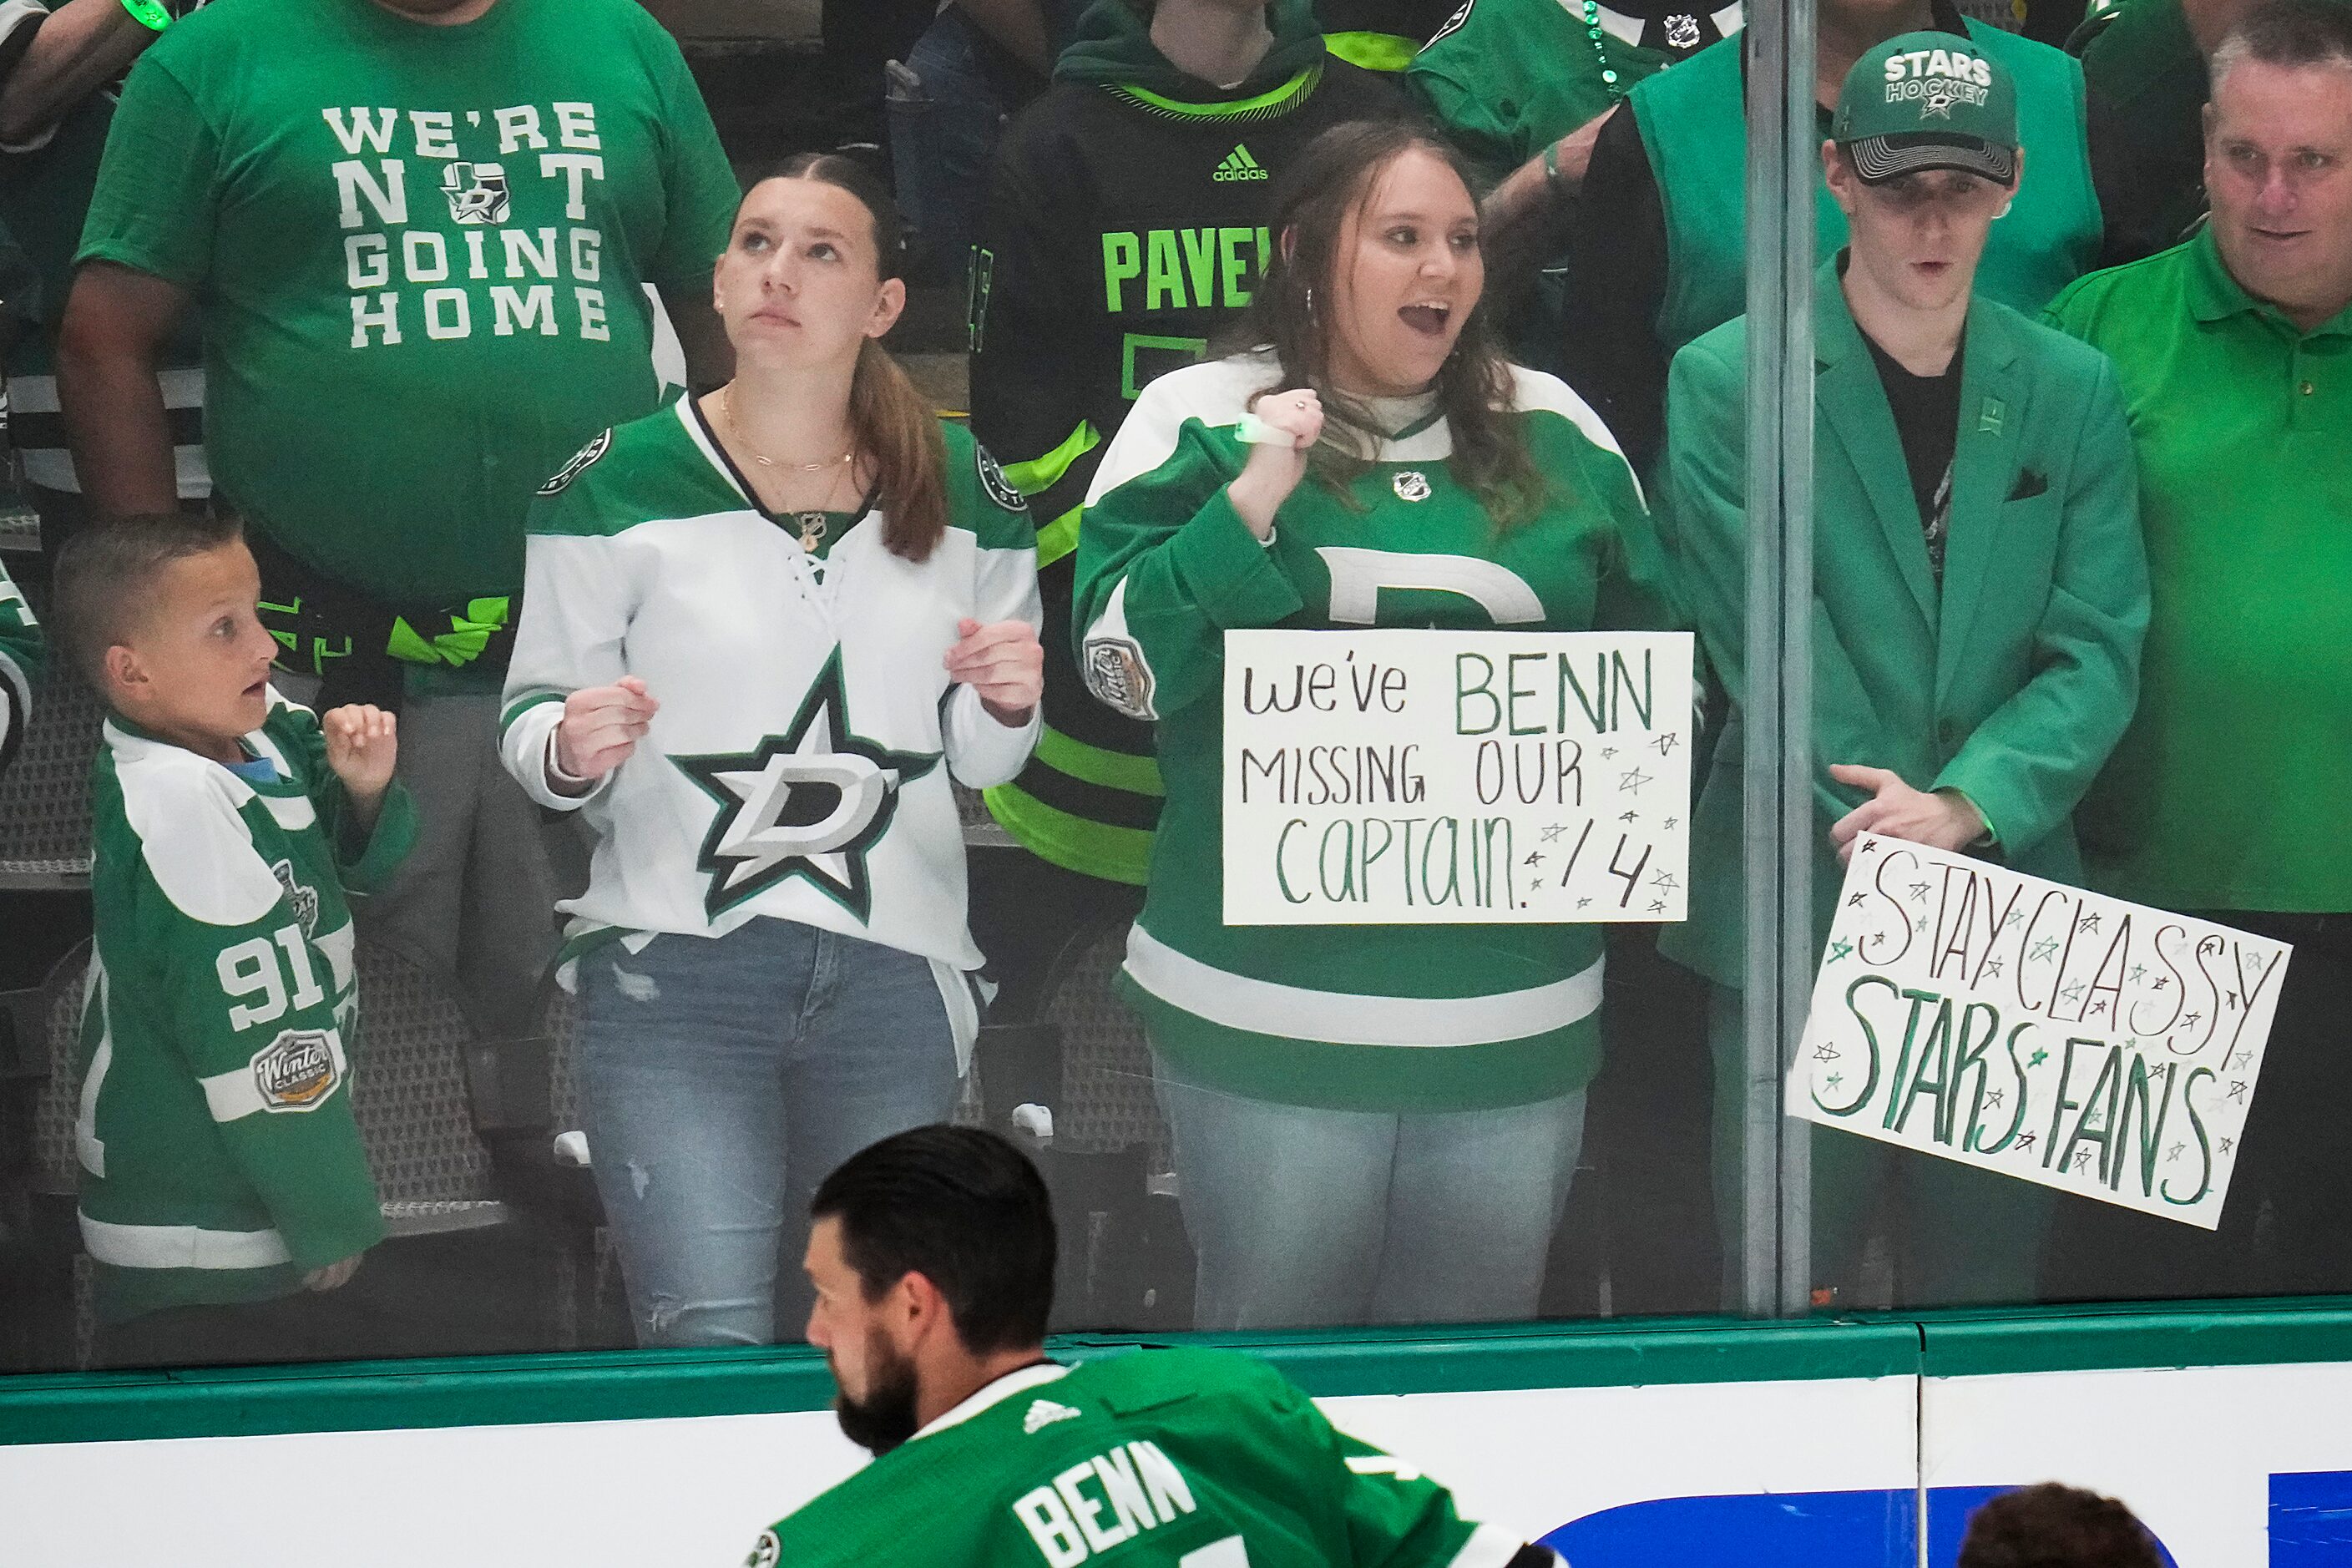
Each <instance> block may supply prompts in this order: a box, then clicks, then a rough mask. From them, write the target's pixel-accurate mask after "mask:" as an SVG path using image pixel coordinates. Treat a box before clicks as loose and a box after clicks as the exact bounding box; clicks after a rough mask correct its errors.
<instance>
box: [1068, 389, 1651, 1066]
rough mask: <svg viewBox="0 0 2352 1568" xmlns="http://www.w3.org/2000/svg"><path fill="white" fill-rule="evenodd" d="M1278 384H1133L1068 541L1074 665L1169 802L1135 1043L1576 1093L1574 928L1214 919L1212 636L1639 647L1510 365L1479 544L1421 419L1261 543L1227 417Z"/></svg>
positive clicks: (1203, 1062) (1208, 1060) (1220, 641)
mask: <svg viewBox="0 0 2352 1568" xmlns="http://www.w3.org/2000/svg"><path fill="white" fill-rule="evenodd" d="M1279 374H1280V373H1279V371H1278V369H1277V367H1276V365H1275V363H1274V362H1273V360H1272V358H1271V357H1270V356H1269V355H1266V354H1263V353H1253V354H1243V355H1238V356H1235V357H1234V358H1231V359H1224V360H1219V361H1217V362H1215V363H1211V364H1204V365H1199V366H1195V367H1193V368H1191V369H1187V370H1180V371H1175V372H1172V373H1171V374H1168V375H1166V376H1163V377H1161V378H1160V380H1159V381H1156V382H1154V383H1152V384H1151V385H1150V387H1149V388H1147V389H1146V390H1145V392H1144V395H1143V398H1142V400H1141V401H1140V402H1139V403H1138V404H1137V405H1136V406H1135V412H1134V413H1133V414H1131V415H1129V416H1128V420H1127V423H1126V425H1125V426H1123V427H1122V428H1121V429H1120V431H1119V434H1118V439H1117V440H1115V441H1114V442H1112V443H1111V447H1110V450H1109V452H1108V455H1106V456H1105V458H1103V464H1102V469H1101V471H1100V472H1099V473H1097V476H1096V481H1095V492H1094V494H1093V495H1092V496H1091V497H1090V498H1089V500H1088V501H1087V513H1086V523H1085V526H1084V527H1083V528H1082V529H1081V530H1080V531H1079V537H1078V569H1077V595H1076V608H1077V616H1076V625H1077V626H1079V628H1080V632H1079V636H1078V643H1079V646H1078V649H1077V663H1078V668H1079V670H1080V672H1081V673H1082V674H1083V676H1084V677H1085V679H1086V681H1087V689H1089V690H1091V691H1092V692H1093V693H1094V694H1095V696H1096V697H1097V698H1098V699H1100V700H1103V701H1104V702H1107V703H1108V704H1109V705H1111V706H1112V707H1114V708H1117V709H1118V710H1120V711H1121V712H1124V713H1127V714H1129V716H1130V717H1133V718H1138V719H1145V720H1152V721H1157V722H1158V723H1159V725H1160V732H1159V740H1160V773H1161V775H1162V776H1163V777H1164V778H1165V779H1166V781H1167V785H1168V808H1167V811H1166V812H1165V814H1164V815H1163V816H1161V818H1160V832H1159V835H1158V839H1157V842H1156V843H1155V844H1154V845H1153V847H1152V856H1151V874H1150V879H1149V882H1148V884H1147V892H1146V895H1145V900H1144V909H1143V915H1142V918H1141V919H1140V920H1139V921H1137V923H1136V926H1135V929H1134V931H1132V932H1131V933H1130V934H1129V939H1128V951H1127V963H1126V967H1125V970H1124V972H1123V977H1122V980H1123V984H1124V986H1125V988H1126V990H1127V992H1128V994H1129V999H1130V1000H1131V1001H1133V1002H1134V1003H1135V1005H1137V1006H1138V1008H1139V1010H1140V1011H1141V1012H1142V1014H1143V1016H1144V1020H1145V1023H1146V1024H1147V1026H1149V1027H1150V1033H1151V1039H1152V1044H1153V1046H1154V1047H1155V1048H1157V1049H1158V1050H1159V1051H1160V1053H1161V1054H1162V1055H1164V1056H1166V1057H1168V1058H1171V1060H1173V1061H1174V1062H1176V1063H1177V1064H1179V1065H1180V1066H1181V1067H1182V1068H1183V1069H1184V1070H1185V1072H1186V1073H1187V1075H1188V1076H1190V1077H1192V1078H1193V1079H1195V1080H1196V1081H1200V1082H1202V1083H1205V1084H1206V1085H1208V1086H1209V1087H1211V1088H1214V1089H1223V1090H1226V1091H1228V1092H1230V1093H1234V1094H1241V1095H1247V1096H1249V1097H1251V1098H1254V1099H1263V1100H1279V1101H1282V1102H1284V1103H1287V1104H1294V1105H1311V1106H1322V1107H1328V1108H1332V1109H1363V1110H1479V1109H1487V1108H1492V1107H1496V1106H1504V1105H1523V1104H1530V1103H1533V1102H1534V1101H1536V1100H1547V1099H1550V1098H1552V1097H1553V1096H1556V1095H1561V1094H1566V1093H1568V1092H1570V1090H1573V1089H1580V1088H1582V1087H1583V1086H1584V1085H1585V1084H1586V1083H1587V1082H1589V1081H1590V1080H1591V1078H1592V1075H1593V1074H1594V1073H1595V1072H1596V1071H1597V1070H1599V1067H1600V1051H1601V1041H1600V1028H1599V1011H1600V1005H1601V931H1600V928H1599V927H1597V926H1591V925H1524V926H1510V925H1482V926H1477V927H1470V926H1446V925H1425V926H1404V925H1392V926H1370V925H1348V926H1284V927H1280V928H1272V929H1270V928H1265V927H1228V926H1226V925H1225V924H1224V923H1223V858H1222V855H1221V853H1220V838H1221V825H1222V822H1223V796H1224V788H1223V729H1224V714H1223V707H1222V691H1223V662H1224V633H1225V632H1226V631H1227V630H1229V629H1234V628H1249V627H1261V626H1265V627H1282V628H1286V629H1311V628H1320V629H1337V628H1343V627H1355V626H1433V627H1443V628H1446V629H1451V630H1467V629H1483V628H1489V627H1500V628H1511V627H1521V628H1525V629H1527V630H1530V631H1588V630H1591V629H1593V628H1594V627H1596V626H1606V627H1616V628H1633V627H1653V626H1666V625H1667V624H1668V620H1667V617H1666V616H1665V614H1664V611H1663V610H1662V609H1661V608H1660V603H1661V597H1660V595H1659V593H1658V585H1659V584H1660V583H1661V581H1662V568H1661V564H1660V556H1659V552H1658V546H1657V542H1656V538H1655V535H1654V532H1653V531H1652V529H1651V527H1650V521H1649V516H1648V513H1647V512H1646V511H1645V510H1643V504H1642V500H1641V497H1640V492H1639V490H1638V489H1637V487H1636V486H1635V484H1634V480H1633V472H1632V470H1631V469H1629V468H1627V467H1626V465H1625V459H1624V458H1622V457H1621V456H1620V455H1619V454H1618V451H1617V447H1616V443H1615V442H1614V441H1613V440H1612V438H1611V437H1610V434H1609V431H1608V429H1607V428H1606V427H1605V426H1602V425H1601V421H1600V420H1599V419H1597V418H1595V417H1594V416H1593V415H1592V412H1591V409H1589V408H1587V407H1586V406H1585V405H1584V404H1583V403H1582V401H1581V400H1580V399H1579V398H1578V397H1577V395H1575V394H1574V393H1572V392H1570V390H1569V389H1568V387H1567V386H1566V385H1564V384H1561V383H1560V382H1559V381H1558V380H1556V379H1555V378H1553V377H1551V376H1549V375H1543V374H1538V373H1537V372H1534V371H1528V370H1517V371H1515V372H1514V376H1515V385H1514V389H1513V393H1512V400H1513V401H1512V410H1513V413H1512V416H1513V417H1514V418H1516V419H1517V420H1518V421H1519V422H1520V423H1521V425H1522V426H1523V427H1524V430H1525V433H1526V437H1527V440H1528V444H1529V447H1530V448H1531V449H1532V454H1533V457H1534V459H1535V464H1536V468H1537V470H1538V472H1539V473H1540V474H1542V475H1543V476H1544V477H1545V479H1546V482H1547V485H1548V487H1549V489H1548V494H1547V496H1546V499H1545V503H1544V505H1543V506H1542V508H1541V509H1540V510H1538V512H1537V513H1536V514H1535V515H1534V516H1533V517H1531V518H1528V519H1527V520H1525V521H1521V522H1520V523H1519V524H1518V525H1517V526H1516V527H1513V528H1510V529H1508V530H1498V529H1497V527H1496V522H1495V520H1494V519H1493V518H1492V517H1491V516H1490V515H1489V514H1488V513H1487V511H1486V508H1485V507H1484V506H1483V505H1481V504H1480V502H1479V501H1478V500H1477V498H1476V497H1475V496H1474V495H1472V494H1471V493H1470V492H1469V491H1467V490H1465V489H1463V487H1462V486H1460V485H1459V484H1457V483H1456V482H1455V481H1454V476H1453V473H1452V471H1451V468H1450V465H1449V464H1448V462H1447V458H1448V456H1449V454H1450V453H1451V452H1452V451H1453V438H1452V436H1451V434H1450V432H1449V431H1448V429H1447V426H1446V424H1445V422H1444V420H1443V419H1439V420H1436V421H1435V422H1433V423H1432V422H1431V421H1430V420H1429V419H1428V418H1427V417H1426V414H1427V405H1426V404H1425V403H1424V404H1423V405H1421V409H1420V411H1419V412H1418V413H1416V411H1415V410H1414V409H1413V408H1412V407H1398V408H1394V409H1388V410H1376V412H1381V413H1382V414H1383V416H1384V418H1385V422H1386V424H1387V427H1388V428H1391V429H1394V430H1397V431H1399V432H1400V435H1399V436H1398V437H1394V438H1391V440H1389V441H1388V442H1386V443H1385V444H1384V445H1383V446H1382V447H1381V449H1380V450H1379V451H1378V452H1377V453H1376V454H1374V460H1373V461H1372V462H1371V464H1370V468H1369V469H1368V470H1367V471H1366V472H1364V473H1363V474H1361V475H1360V477H1358V478H1357V479H1355V480H1354V481H1353V483H1352V485H1351V487H1350V489H1349V495H1348V496H1347V497H1345V498H1342V497H1339V496H1337V495H1335V494H1333V493H1332V492H1331V491H1330V489H1328V488H1327V487H1326V486H1325V485H1324V484H1323V483H1322V482H1321V481H1319V480H1313V479H1310V480H1309V481H1307V482H1306V483H1304V484H1301V485H1300V486H1299V487H1298V489H1297V490H1295V491H1293V492H1292V494H1291V497H1290V499H1289V500H1287V501H1286V502H1285V503H1284V504H1283V507H1282V509H1281V510H1280V512H1279V513H1278V514H1277V515H1276V526H1275V537H1274V539H1273V541H1272V542H1270V543H1269V544H1265V545H1261V544H1260V543H1259V542H1257V540H1256V539H1255V537H1254V536H1253V535H1252V534H1251V533H1250V531H1249V530H1248V528H1247V527H1246V526H1245V525H1244V523H1243V522H1242V521H1241V519H1240V517H1239V516H1238V515H1237V514H1236V513H1235V512H1234V509H1233V507H1232V505H1231V504H1230V503H1229V502H1228V501H1227V500H1226V499H1225V485H1226V483H1227V481H1229V480H1230V479H1233V478H1234V476H1235V475H1237V474H1239V473H1240V472H1241V469H1242V467H1243V464H1244V462H1245V461H1246V460H1247V455H1248V448H1247V447H1244V446H1243V445H1242V444H1241V441H1240V437H1239V436H1238V434H1237V433H1236V430H1235V428H1234V426H1236V424H1237V423H1238V421H1239V420H1240V418H1241V416H1242V413H1243V410H1244V406H1245V405H1246V402H1247V400H1248V398H1249V397H1250V396H1251V395H1253V394H1255V393H1258V392H1263V391H1271V390H1275V389H1276V387H1277V385H1278V384H1279V380H1278V378H1279ZM1427 1047H1452V1048H1448V1049H1431V1048H1427Z"/></svg>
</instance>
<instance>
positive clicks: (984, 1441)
mask: <svg viewBox="0 0 2352 1568" xmlns="http://www.w3.org/2000/svg"><path fill="white" fill-rule="evenodd" d="M812 1208H813V1212H814V1215H815V1219H816V1224H815V1227H814V1230H813V1231H812V1232H811V1235H810V1238H809V1249H808V1258H807V1265H808V1271H809V1278H810V1279H811V1280H812V1281H814V1284H815V1287H816V1306H815V1309H814V1311H812V1312H811V1313H810V1316H809V1325H808V1336H809V1342H811V1343H812V1344H815V1345H819V1346H822V1347H824V1352H825V1359H826V1361H827V1363H829V1364H830V1365H831V1367H832V1369H833V1374H834V1378H835V1382H836V1383H837V1384H839V1386H840V1392H839V1394H838V1395H837V1396H836V1398H835V1401H834V1408H835V1411H836V1413H837V1414H838V1415H840V1418H841V1428H842V1430H843V1431H844V1432H845V1433H846V1434H847V1435H848V1436H849V1437H850V1438H851V1439H852V1440H853V1441H855V1442H856V1443H858V1444H860V1445H861V1446H863V1447H866V1448H869V1449H871V1450H872V1451H873V1452H874V1454H875V1456H876V1458H875V1462H874V1463H873V1464H871V1465H869V1466H867V1467H866V1468H865V1469H863V1470H860V1471H859V1472H858V1473H857V1474H856V1475H854V1476H852V1477H850V1478H849V1479H847V1480H845V1481H844V1482H842V1483H841V1484H840V1485H839V1486H837V1487H835V1488H834V1489H832V1490H831V1491H828V1492H826V1493H824V1495H823V1496H821V1497H819V1498H817V1499H816V1500H814V1501H813V1502H810V1503H809V1504H807V1505H806V1506H805V1507H803V1508H802V1509H800V1510H798V1511H796V1512H794V1513H793V1514H792V1515H791V1516H790V1517H788V1518H786V1519H784V1520H782V1521H780V1522H779V1523H778V1524H777V1525H776V1526H775V1527H774V1528H773V1529H772V1530H769V1531H766V1532H765V1533H763V1534H762V1535H761V1537H760V1540H759V1542H758V1544H757V1545H755V1546H754V1547H753V1548H752V1551H751V1556H750V1558H749V1559H748V1560H747V1568H770V1565H772V1564H775V1563H793V1564H796V1565H809V1568H814V1565H817V1564H829V1563H844V1564H849V1563H856V1564H859V1565H861V1568H862V1565H864V1564H867V1563H884V1562H887V1563H901V1564H920V1563H939V1564H942V1565H944V1564H955V1565H956V1568H999V1565H1002V1568H1039V1565H1040V1564H1045V1565H1047V1568H1077V1564H1079V1563H1087V1562H1092V1561H1100V1560H1108V1561H1109V1562H1111V1563H1120V1564H1133V1565H1135V1568H1148V1565H1154V1564H1169V1565H1175V1564H1182V1565H1185V1568H1291V1565H1293V1564H1297V1565H1298V1568H1306V1565H1307V1564H1315V1565H1316V1568H1325V1565H1336V1564H1350V1563H1382V1564H1389V1565H1393V1568H1415V1565H1418V1564H1424V1563H1427V1564H1447V1565H1451V1568H1539V1565H1543V1564H1550V1563H1556V1562H1557V1559H1555V1558H1554V1557H1553V1555H1552V1554H1551V1553H1550V1552H1548V1551H1545V1550H1544V1549H1542V1548H1540V1547H1534V1546H1528V1545H1525V1544H1523V1543H1522V1542H1520V1541H1519V1540H1518V1539H1517V1537H1516V1536H1513V1535H1511V1534H1509V1533H1508V1532H1507V1531H1501V1530H1498V1529H1496V1527H1494V1526H1492V1525H1473V1524H1471V1523H1469V1522H1467V1521H1465V1520H1463V1519H1462V1518H1461V1517H1460V1516H1459V1515H1458V1514H1456V1513H1455V1512H1454V1500H1453V1499H1452V1497H1451V1496H1450V1495H1449V1494H1448V1493H1447V1492H1446V1490H1445V1489H1444V1487H1442V1486H1440V1485H1438V1484H1437V1483H1436V1482H1435V1481H1433V1480H1431V1479H1428V1478H1426V1477H1424V1476H1423V1475H1421V1474H1420V1473H1419V1472H1418V1471H1416V1470H1415V1469H1414V1468H1412V1466H1411V1465H1409V1464H1406V1463H1404V1462H1402V1461H1401V1460H1399V1459H1396V1458H1391V1457H1390V1456H1388V1455H1386V1454H1383V1453H1381V1451H1380V1450H1378V1449H1376V1448H1373V1447H1370V1445H1368V1444H1364V1443H1360V1442H1357V1441H1356V1440H1355V1439H1354V1438H1352V1437H1349V1436H1344V1435H1342V1434H1340V1433H1339V1432H1336V1431H1334V1430H1333V1429H1332V1428H1331V1426H1330V1424H1329V1423H1328V1422H1327V1421H1326V1420H1324V1418H1323V1415H1322V1414H1321V1412H1319V1411H1318V1410H1317V1409H1316V1407H1315V1405H1314V1403H1313V1402H1312V1401H1311V1400H1309V1399H1308V1398H1307V1396H1306V1395H1305V1394H1301V1393H1299V1392H1298V1390H1297V1389H1296V1388H1293V1387H1292V1386H1291V1385H1290V1384H1288V1383H1286V1382H1285V1381H1284V1380H1283V1378H1282V1377H1281V1375H1280V1374H1279V1373H1276V1372H1274V1371H1273V1370H1272V1369H1270V1368H1268V1367H1266V1366H1265V1364H1263V1363H1259V1362H1255V1361H1252V1360H1250V1359H1248V1358H1247V1357H1244V1356H1239V1355H1232V1354H1227V1353H1224V1352H1211V1351H1178V1350H1167V1351H1148V1352H1138V1353H1135V1354H1130V1355H1118V1356H1110V1357H1107V1358H1105V1359H1102V1360H1098V1361H1090V1362H1087V1363H1083V1364H1081V1365H1078V1366H1075V1367H1072V1366H1063V1365H1061V1364H1059V1363H1055V1362H1051V1361H1048V1360H1047V1359H1046V1358H1045V1314H1046V1310H1047V1308H1048V1307H1049V1306H1050V1305H1051V1304H1052V1301H1053V1297H1054V1219H1053V1212H1052V1209H1051V1207H1050V1206H1049V1205H1048V1204H1047V1201H1046V1196H1045V1184H1043V1183H1042V1182H1040V1181H1039V1180H1038V1179H1037V1173H1036V1172H1035V1171H1034V1169H1032V1168H1031V1166H1030V1164H1029V1163H1028V1162H1027V1161H1026V1160H1024V1159H1023V1158H1022V1156H1021V1155H1020V1154H1019V1153H1018V1152H1015V1151H1014V1150H1013V1147H1012V1145H1011V1144H1009V1143H1006V1142H1004V1141H1003V1139H1001V1138H998V1137H996V1136H994V1135H993V1134H992V1133H988V1132H982V1131H977V1130H975V1129H971V1128H960V1127H944V1126H940V1127H919V1128H917V1129H915V1130H914V1131H911V1132H901V1133H899V1134H898V1135H897V1136H895V1137H892V1138H886V1139H884V1140H883V1141H882V1142H879V1143H876V1144H874V1145H873V1146H872V1147H870V1148H868V1149H866V1150H865V1151H864V1152H861V1153H858V1154H856V1155H855V1156H854V1157H852V1158H851V1159H850V1160H849V1161H848V1162H847V1163H845V1164H844V1165H842V1166H841V1167H840V1169H838V1170H836V1171H835V1172H834V1173H833V1174H832V1175H830V1176H828V1177H827V1178H826V1179H825V1181H824V1184H823V1185H822V1186H820V1187H819V1188H818V1189H817V1194H816V1200H815V1202H814V1205H812Z"/></svg>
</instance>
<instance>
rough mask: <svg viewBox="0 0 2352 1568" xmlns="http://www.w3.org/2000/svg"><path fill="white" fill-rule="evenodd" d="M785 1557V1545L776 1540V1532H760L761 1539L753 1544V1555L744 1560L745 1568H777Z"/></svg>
mask: <svg viewBox="0 0 2352 1568" xmlns="http://www.w3.org/2000/svg"><path fill="white" fill-rule="evenodd" d="M783 1555H784V1543H783V1542H781V1541H778V1540H777V1539H776V1532H775V1531H772V1530H763V1531H760V1539H759V1540H758V1541H757V1542H753V1543H752V1546H751V1556H749V1557H746V1558H745V1559H743V1568H776V1564H777V1563H779V1562H781V1561H782V1559H783Z"/></svg>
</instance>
